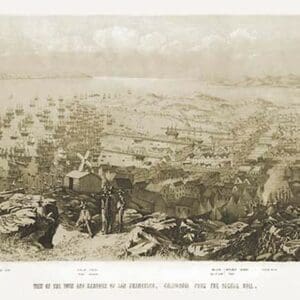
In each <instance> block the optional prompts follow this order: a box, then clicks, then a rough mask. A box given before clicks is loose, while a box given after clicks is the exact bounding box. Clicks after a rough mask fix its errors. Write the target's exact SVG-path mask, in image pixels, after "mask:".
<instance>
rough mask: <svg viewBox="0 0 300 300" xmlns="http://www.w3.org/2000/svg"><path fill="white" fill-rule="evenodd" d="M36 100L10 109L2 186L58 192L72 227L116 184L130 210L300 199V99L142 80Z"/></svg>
mask: <svg viewBox="0 0 300 300" xmlns="http://www.w3.org/2000/svg"><path fill="white" fill-rule="evenodd" d="M12 102H13V101H12ZM27 102H28V105H27V107H26V106H25V104H23V103H18V104H16V105H15V106H14V107H8V108H7V110H6V111H5V112H3V113H2V115H1V124H0V125H1V126H0V127H1V129H0V133H1V135H0V137H1V147H0V161H1V169H0V186H1V190H2V192H1V193H0V197H2V199H3V200H2V201H7V199H8V197H9V196H11V195H13V194H15V195H17V194H18V193H19V194H20V193H21V195H22V194H23V195H25V194H27V195H33V196H32V197H34V195H41V198H42V199H46V198H55V199H56V202H57V206H58V209H59V211H60V214H61V219H62V220H64V221H63V222H65V223H66V224H67V226H73V227H75V223H76V221H77V219H78V216H79V214H80V209H85V210H86V209H87V208H86V207H89V214H92V216H94V215H98V214H99V213H100V208H99V209H97V204H96V203H95V202H93V201H94V199H93V195H97V194H99V193H101V192H103V190H105V189H106V188H107V186H108V185H109V186H110V188H111V189H113V190H114V191H119V193H120V192H121V193H122V195H124V202H125V203H126V210H127V211H130V212H135V213H137V214H140V215H143V216H145V215H151V214H155V213H161V214H164V215H165V216H166V218H175V219H176V220H189V219H192V218H199V217H200V218H204V219H205V220H210V221H211V222H220V223H224V224H236V223H235V222H239V221H241V220H246V219H247V218H250V217H251V216H254V215H256V214H257V213H258V212H259V211H260V210H261V209H262V208H263V209H264V210H265V211H266V213H267V214H269V216H270V217H271V216H272V215H273V214H275V213H277V209H278V207H280V208H287V207H290V209H292V210H293V209H296V208H295V207H297V206H298V204H299V191H300V190H299V174H300V160H299V151H300V148H299V146H300V145H299V144H300V140H299V135H300V122H299V120H300V118H299V107H298V106H297V105H296V107H293V106H288V105H287V106H286V107H282V106H279V105H277V104H275V103H273V102H272V101H269V100H265V99H253V100H252V99H251V100H245V101H239V102H237V101H228V100H226V99H222V98H219V97H216V96H211V95H208V94H203V93H193V94H192V95H183V96H180V97H179V96H171V95H169V96H168V95H165V94H164V95H161V94H158V93H140V92H136V91H134V90H131V89H127V90H123V91H118V92H114V91H113V90H112V91H105V92H101V91H89V92H83V93H81V94H79V95H78V94H76V95H71V96H70V95H68V96H59V97H54V96H51V95H48V96H47V97H45V98H44V99H43V98H42V97H38V96H37V97H34V98H33V99H30V100H29V101H27ZM129 103H130V105H128V104H129ZM72 199H73V200H72ZM74 199H79V200H78V201H77V200H76V201H77V202H76V201H75V200H74ZM82 199H84V201H83V200H82ZM83 202H84V203H86V204H83ZM74 203H75V204H74ZM80 203H81V204H80ZM72 206H73V207H72ZM122 213H124V212H122ZM125 214H126V212H125ZM121 219H122V217H121ZM101 222H102V223H103V222H104V221H103V215H102V221H101V220H100V221H99V223H101ZM3 226H4V227H5V225H3ZM119 226H121V227H123V226H122V224H121V225H120V224H119ZM228 226H230V225H228ZM8 227H9V226H8ZM83 227H84V226H83ZM102 227H103V224H102ZM102 229H103V228H102ZM83 230H84V229H83ZM85 230H88V232H90V233H91V228H90V226H88V228H86V229H85ZM8 231H9V229H8ZM94 234H96V233H91V234H90V235H91V236H93V235H94ZM191 252H192V250H191Z"/></svg>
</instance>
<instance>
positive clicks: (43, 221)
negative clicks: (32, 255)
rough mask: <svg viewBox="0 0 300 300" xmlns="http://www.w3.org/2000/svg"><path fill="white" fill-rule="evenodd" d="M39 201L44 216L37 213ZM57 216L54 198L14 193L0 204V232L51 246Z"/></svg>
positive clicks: (6, 235) (47, 246) (46, 246)
mask: <svg viewBox="0 0 300 300" xmlns="http://www.w3.org/2000/svg"><path fill="white" fill-rule="evenodd" d="M39 202H41V204H42V206H43V207H44V211H45V215H44V216H40V215H39V214H38V213H37V208H38V205H39ZM58 217H59V214H58V209H57V207H56V201H55V200H54V199H50V198H47V199H44V198H42V197H41V196H40V195H25V194H14V195H13V196H11V197H10V198H9V199H8V200H7V201H4V202H2V203H1V204H0V234H1V235H4V237H11V236H14V237H15V238H19V239H24V240H28V241H30V242H31V243H33V244H34V243H36V244H40V245H42V246H43V247H45V248H52V247H53V244H52V239H53V236H54V234H55V232H56V229H57V226H58Z"/></svg>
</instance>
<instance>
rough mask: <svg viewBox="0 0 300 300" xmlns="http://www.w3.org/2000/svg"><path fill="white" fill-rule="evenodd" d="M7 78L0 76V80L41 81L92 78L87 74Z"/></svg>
mask: <svg viewBox="0 0 300 300" xmlns="http://www.w3.org/2000/svg"><path fill="white" fill-rule="evenodd" d="M9 76H10V75H8V77H6V78H2V77H1V75H0V80H41V79H82V78H84V79H88V78H90V79H92V78H93V76H91V75H88V74H81V75H67V76H40V77H39V76H29V75H28V76H20V77H18V76H16V77H9Z"/></svg>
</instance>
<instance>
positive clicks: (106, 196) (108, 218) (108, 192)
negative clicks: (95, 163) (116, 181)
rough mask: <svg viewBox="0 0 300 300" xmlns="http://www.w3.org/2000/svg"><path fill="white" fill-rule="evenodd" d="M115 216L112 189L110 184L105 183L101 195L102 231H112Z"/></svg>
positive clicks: (105, 232) (106, 232)
mask: <svg viewBox="0 0 300 300" xmlns="http://www.w3.org/2000/svg"><path fill="white" fill-rule="evenodd" d="M115 216H116V208H115V201H114V195H113V189H112V187H111V186H110V185H105V186H104V188H103V193H102V197H101V217H102V229H101V231H102V233H104V234H108V233H112V231H113V227H114V221H115Z"/></svg>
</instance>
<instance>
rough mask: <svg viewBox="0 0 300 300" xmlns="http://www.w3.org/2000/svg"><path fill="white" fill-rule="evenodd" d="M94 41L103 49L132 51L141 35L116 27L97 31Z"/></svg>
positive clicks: (131, 30) (125, 28)
mask: <svg viewBox="0 0 300 300" xmlns="http://www.w3.org/2000/svg"><path fill="white" fill-rule="evenodd" d="M93 40H94V42H95V43H96V45H97V46H98V47H100V48H102V49H114V50H132V49H135V48H136V46H137V44H138V41H139V35H138V33H137V31H135V30H133V29H129V28H127V27H120V26H114V27H108V28H104V29H99V30H97V31H96V32H95V34H94V37H93Z"/></svg>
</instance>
